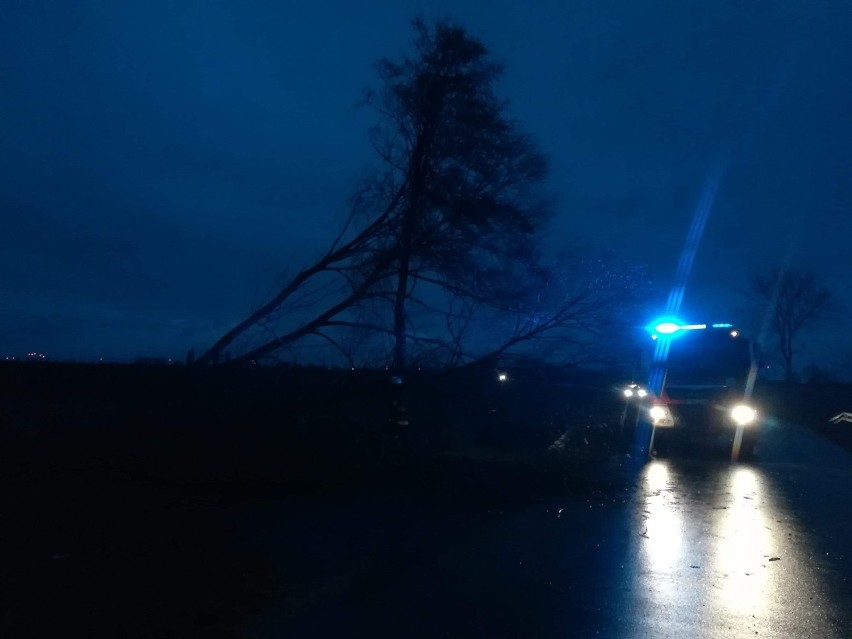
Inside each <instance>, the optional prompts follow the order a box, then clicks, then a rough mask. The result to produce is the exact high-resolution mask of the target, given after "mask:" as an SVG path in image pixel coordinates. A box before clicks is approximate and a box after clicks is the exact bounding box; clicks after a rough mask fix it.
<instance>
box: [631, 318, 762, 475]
mask: <svg viewBox="0 0 852 639" xmlns="http://www.w3.org/2000/svg"><path fill="white" fill-rule="evenodd" d="M649 333H650V340H649V341H650V342H651V345H652V348H651V349H650V350H651V351H652V353H653V354H652V355H651V356H650V357H649V358H648V361H649V366H648V385H647V391H646V392H647V400H646V402H645V406H644V411H645V412H644V417H645V420H647V423H648V424H650V425H651V426H652V427H653V428H652V429H651V442H650V445H649V450H650V451H651V452H652V454H654V453H659V454H671V453H674V452H686V453H688V452H690V451H691V452H698V451H701V450H708V449H719V450H729V451H730V454H731V458H732V459H733V460H738V459H740V460H742V459H749V458H751V457H753V456H754V455H755V451H756V448H757V442H758V437H759V433H760V422H761V420H760V415H759V413H758V411H757V409H756V407H755V406H754V404H753V402H752V399H751V395H752V389H753V387H754V382H755V378H756V374H757V360H756V352H755V351H756V347H755V344H754V343H753V342H752V340H750V339H748V338H746V337H744V336H743V335H742V334H741V333H740V331H739V330H738V329H737V328H735V327H734V326H733V325H732V324H728V323H715V324H684V323H681V322H679V321H677V320H673V319H665V320H662V321H657V322H654V323H653V324H652V325H651V326H650V327H649Z"/></svg>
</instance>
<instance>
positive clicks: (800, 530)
mask: <svg viewBox="0 0 852 639" xmlns="http://www.w3.org/2000/svg"><path fill="white" fill-rule="evenodd" d="M246 516H247V517H248V518H249V521H250V524H251V526H250V527H251V529H252V530H254V531H263V532H262V533H258V534H256V535H255V536H254V537H253V543H256V544H260V545H261V546H263V547H264V548H265V550H266V551H267V552H268V553H270V556H272V557H273V559H274V560H276V561H278V563H279V565H280V567H281V570H282V573H286V572H287V567H288V566H289V564H292V549H293V547H294V546H298V547H299V554H300V556H301V557H302V558H303V559H304V560H305V562H307V564H310V565H318V564H322V569H320V570H318V571H317V574H318V577H317V578H316V580H315V581H314V582H313V583H312V584H311V585H310V586H309V587H307V588H303V589H302V593H303V594H302V596H301V597H300V598H298V600H293V599H290V600H288V601H281V602H278V604H276V605H274V606H273V607H272V608H270V609H269V610H267V612H266V613H265V614H263V615H262V616H261V617H260V618H259V619H258V620H257V621H256V623H255V624H254V625H253V626H252V628H250V629H249V630H248V636H252V637H258V638H267V637H270V638H271V637H283V636H288V637H293V636H304V637H317V636H346V637H353V636H355V637H358V636H363V637H367V636H371V637H376V636H407V637H412V636H416V637H470V636H490V637H613V638H615V637H660V638H663V637H678V638H681V637H695V638H707V639H716V638H723V637H724V638H728V637H778V638H781V637H784V638H787V637H815V638H816V637H819V638H834V637H836V638H838V639H848V638H849V637H852V606H850V601H852V457H850V456H849V454H848V453H846V452H845V451H843V450H842V449H840V448H838V447H836V446H834V445H833V444H831V443H829V442H826V441H824V440H822V439H820V438H818V437H816V436H814V435H812V434H811V433H810V432H808V431H805V430H803V429H800V428H797V427H794V426H783V425H776V426H774V427H773V428H771V429H770V430H769V432H767V433H766V435H765V436H764V438H763V440H762V443H761V448H760V458H759V461H757V462H755V463H751V464H733V465H732V464H730V463H727V462H725V461H721V460H720V461H713V460H684V459H668V460H655V461H653V462H651V463H649V464H647V465H645V466H644V467H641V468H639V469H637V470H636V474H635V476H634V477H633V478H632V479H631V480H630V481H628V483H627V485H626V486H625V487H623V488H619V489H612V490H609V491H606V492H601V491H596V492H594V493H593V494H590V495H589V496H587V497H577V498H572V499H568V498H564V499H556V500H553V501H546V502H539V503H535V504H530V505H529V506H527V507H525V508H521V509H518V510H515V511H511V512H509V511H507V512H491V513H488V514H487V515H485V516H482V517H469V516H467V515H465V514H463V513H455V514H452V515H450V514H444V515H442V516H441V517H429V516H424V515H422V514H418V513H417V508H416V505H415V504H412V505H411V510H410V511H409V512H406V513H395V512H389V511H387V510H385V509H383V508H382V507H381V506H378V505H373V506H370V505H367V504H346V505H339V506H338V507H335V508H333V509H329V510H325V511H308V512H303V513H302V514H301V517H298V516H297V517H293V515H292V512H291V511H288V512H287V514H286V515H284V514H283V513H281V512H276V509H275V507H274V506H272V507H270V504H268V503H267V504H265V505H263V507H262V508H260V507H258V508H256V509H255V510H253V511H250V512H249V513H247V515H246ZM284 546H286V549H285V548H284ZM276 557H277V559H275V558H276ZM288 562H289V564H288ZM284 564H288V566H284Z"/></svg>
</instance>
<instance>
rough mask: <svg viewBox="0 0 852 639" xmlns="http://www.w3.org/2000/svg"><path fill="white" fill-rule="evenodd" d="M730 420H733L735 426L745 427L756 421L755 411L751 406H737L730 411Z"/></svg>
mask: <svg viewBox="0 0 852 639" xmlns="http://www.w3.org/2000/svg"><path fill="white" fill-rule="evenodd" d="M731 419H733V420H734V422H735V423H736V424H737V426H746V425H748V424H751V423H752V422H753V421H754V420H755V419H757V411H756V410H754V409H753V408H752V407H751V406H746V405H745V404H739V405H737V406H734V407H733V408H732V409H731Z"/></svg>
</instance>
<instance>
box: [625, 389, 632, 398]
mask: <svg viewBox="0 0 852 639" xmlns="http://www.w3.org/2000/svg"><path fill="white" fill-rule="evenodd" d="M624 396H625V397H633V389H632V388H625V389H624Z"/></svg>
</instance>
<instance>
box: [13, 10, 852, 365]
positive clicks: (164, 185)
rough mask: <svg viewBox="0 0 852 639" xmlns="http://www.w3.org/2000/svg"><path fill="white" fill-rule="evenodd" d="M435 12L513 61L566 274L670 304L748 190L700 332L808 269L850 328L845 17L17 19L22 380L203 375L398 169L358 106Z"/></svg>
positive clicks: (622, 14) (509, 92) (700, 298)
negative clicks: (86, 366)
mask: <svg viewBox="0 0 852 639" xmlns="http://www.w3.org/2000/svg"><path fill="white" fill-rule="evenodd" d="M418 14H419V15H422V16H424V17H426V18H436V17H443V16H449V17H453V18H455V19H457V20H459V21H460V22H462V23H463V24H465V25H467V26H468V27H469V29H470V30H471V31H472V32H473V33H474V34H476V35H478V36H480V37H481V38H482V39H483V40H484V41H485V42H486V43H487V44H489V45H490V46H491V48H492V51H493V53H494V54H495V56H496V57H497V58H499V59H501V60H502V61H503V62H504V63H505V65H506V75H505V80H504V82H503V83H502V85H501V86H500V91H501V93H502V94H503V95H504V96H506V97H507V98H509V99H510V101H511V103H512V112H513V113H514V115H515V116H516V117H517V119H518V120H519V121H520V122H521V123H522V125H523V126H524V128H526V129H527V130H528V131H530V132H531V133H532V134H533V135H534V136H535V137H536V138H537V139H538V141H539V142H540V144H541V146H542V147H543V149H544V150H545V151H546V152H547V153H548V154H549V155H550V157H551V160H552V178H551V187H552V189H553V191H554V192H555V193H556V194H557V195H558V197H559V203H558V211H557V216H556V219H555V220H554V223H553V227H552V231H551V233H550V234H549V241H550V242H551V243H552V245H553V247H554V248H571V247H572V246H588V245H591V246H593V247H607V246H611V247H615V248H617V249H618V250H620V251H623V252H625V253H626V254H627V255H628V256H630V257H632V258H634V259H637V260H639V261H643V262H647V263H648V264H650V265H651V267H652V270H653V272H654V274H655V276H656V277H657V280H658V282H659V285H660V286H661V287H662V288H665V289H666V290H667V288H668V287H669V286H670V284H671V280H672V277H673V275H674V271H675V267H676V264H677V260H678V257H679V254H680V249H681V246H682V244H683V240H684V237H685V235H686V231H687V229H688V226H689V223H690V220H691V217H692V214H693V211H694V209H695V207H696V204H697V202H698V198H699V195H700V193H701V190H702V188H703V186H704V184H705V182H706V181H707V180H708V179H709V176H710V175H711V173H712V171H713V168H714V166H721V167H722V169H723V177H722V181H721V186H720V189H719V193H718V197H717V199H716V201H715V204H714V206H713V208H712V212H711V214H710V217H709V221H708V225H707V229H706V232H705V235H704V239H703V242H702V245H701V247H700V249H699V252H698V255H697V258H696V262H695V269H694V271H693V275H692V278H691V279H690V285H689V288H688V290H687V293H686V297H685V301H684V313H685V315H687V316H688V319H691V320H695V321H699V320H704V319H711V320H713V319H723V320H730V321H734V322H737V321H738V317H737V314H738V313H739V312H740V308H741V306H742V302H741V300H740V299H739V297H738V296H736V295H734V294H732V293H731V292H732V291H735V290H736V289H739V288H742V287H743V286H744V283H745V281H746V280H747V279H748V277H749V276H750V274H751V272H752V271H753V270H754V269H755V268H756V267H758V266H760V265H764V264H767V263H770V262H780V261H784V260H789V261H790V262H792V263H803V264H806V265H808V266H810V267H813V268H815V269H817V270H819V271H820V272H822V273H823V274H824V275H825V277H826V278H827V280H828V281H829V282H830V284H831V286H832V288H834V289H835V291H836V293H837V295H838V297H839V298H840V299H841V300H843V301H844V302H845V303H846V304H847V310H848V308H850V307H849V303H850V302H852V258H850V257H849V253H848V251H849V248H848V246H849V241H850V237H852V233H850V232H851V231H852V215H850V213H852V181H851V180H850V169H852V162H850V150H852V126H850V124H852V79H850V78H852V74H850V73H849V69H850V68H852V37H850V34H852V7H850V5H849V3H848V2H846V1H840V0H837V1H828V0H827V1H826V2H820V3H813V2H811V1H808V0H797V1H790V0H776V1H772V2H769V1H756V0H755V1H751V2H742V1H739V0H736V1H734V0H731V1H719V2H705V1H687V2H683V1H680V2H676V1H674V0H672V1H670V2H660V1H649V2H642V3H637V2H628V1H614V0H613V1H608V2H603V1H600V0H588V1H585V2H564V1H559V2H556V1H553V2H529V3H528V2H520V1H509V0H503V1H498V2H494V1H489V2H486V1H482V2H475V1H463V0H456V1H453V2H449V1H448V2H427V1H421V2H414V1H411V2H376V1H372V2H358V3H354V2H353V3H350V2H323V1H317V2H311V3H287V2H278V1H275V2H274V1H272V0H269V1H266V2H260V1H253V0H205V1H200V0H199V1H196V2H161V1H146V2H94V1H85V0H84V1H82V2H67V3H61V2H42V3H35V2H25V1H12V2H6V3H3V5H2V8H0V86H2V90H1V91H0V136H2V138H1V139H2V146H0V356H3V355H5V354H20V353H22V352H26V351H29V350H40V351H42V352H46V353H47V354H48V355H50V356H52V357H54V358H66V357H76V358H81V359H95V358H97V357H105V358H109V359H112V358H132V357H135V356H137V355H166V356H177V357H182V356H183V354H184V353H185V352H186V350H187V349H188V348H189V347H193V346H194V347H195V348H196V350H202V349H203V348H204V347H205V346H207V345H209V343H210V342H211V341H212V340H213V339H214V338H215V337H217V336H218V335H219V334H221V333H222V332H223V331H224V330H225V329H226V328H228V327H229V326H230V325H231V324H232V323H233V322H235V321H237V320H238V319H241V317H242V316H244V315H245V314H246V312H247V311H248V310H249V309H250V308H251V306H252V305H253V304H254V303H256V302H257V301H258V300H259V299H260V298H261V297H262V296H263V295H264V294H265V293H266V291H267V290H268V288H269V286H270V285H271V284H272V282H273V280H274V278H275V276H276V275H277V274H278V273H279V272H280V271H281V270H282V269H283V268H285V267H286V266H288V265H292V266H298V265H300V264H301V263H303V262H304V261H305V260H307V259H309V258H310V257H311V256H313V255H314V254H315V253H316V252H317V251H319V250H320V249H321V248H322V246H323V245H324V244H325V243H326V242H327V241H328V239H329V238H330V237H331V234H332V232H333V230H334V229H336V228H337V224H338V223H339V221H340V220H341V218H342V216H343V214H344V212H345V200H346V197H347V195H348V193H349V192H350V191H351V189H352V187H353V185H354V183H355V181H356V180H357V179H358V178H359V177H361V176H363V175H365V174H366V173H368V172H369V171H370V169H371V167H372V166H373V163H374V160H373V158H372V156H371V154H370V149H369V145H368V143H367V138H366V129H367V127H368V126H369V124H370V123H371V117H370V114H369V113H367V112H365V111H360V110H358V109H356V108H355V104H356V102H357V100H358V98H359V96H360V91H361V89H362V88H363V87H364V86H367V85H370V84H371V83H372V82H373V80H374V76H373V74H372V66H371V65H372V63H373V61H374V60H375V59H377V58H378V57H380V56H383V55H388V56H391V57H394V56H398V55H399V53H401V52H402V51H403V50H404V48H405V46H406V45H407V43H408V42H409V41H410V37H411V33H410V29H409V25H408V22H409V20H410V18H411V17H413V16H415V15H418ZM711 316H712V317H711ZM849 328H850V326H849V322H848V321H844V320H843V319H835V320H834V321H833V323H831V324H827V325H826V327H825V329H824V331H825V332H828V333H831V335H832V339H835V340H841V341H842V342H843V343H844V344H846V343H848V339H847V338H846V335H848V331H849ZM814 340H815V341H816V342H820V341H821V342H823V347H824V344H825V342H826V341H827V340H826V339H822V340H820V339H819V338H814ZM847 348H849V347H847ZM823 350H824V348H823ZM835 350H836V349H835Z"/></svg>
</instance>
